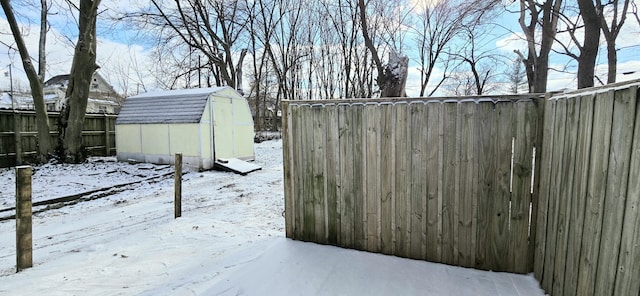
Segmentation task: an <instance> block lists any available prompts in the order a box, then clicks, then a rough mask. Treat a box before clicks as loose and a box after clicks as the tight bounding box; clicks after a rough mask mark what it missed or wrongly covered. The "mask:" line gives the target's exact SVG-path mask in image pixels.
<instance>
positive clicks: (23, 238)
mask: <svg viewBox="0 0 640 296" xmlns="http://www.w3.org/2000/svg"><path fill="white" fill-rule="evenodd" d="M15 170H16V260H17V263H16V267H17V271H18V272H20V271H21V270H23V269H26V268H30V267H32V266H33V254H32V251H33V238H32V218H31V214H32V207H31V206H32V202H31V200H32V199H31V191H32V190H31V172H32V169H31V167H30V166H19V167H16V169H15Z"/></svg>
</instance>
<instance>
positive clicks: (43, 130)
mask: <svg viewBox="0 0 640 296" xmlns="http://www.w3.org/2000/svg"><path fill="white" fill-rule="evenodd" d="M0 4H2V9H3V10H4V13H5V15H6V17H7V22H9V27H10V28H11V33H12V34H13V38H14V40H15V42H16V46H17V47H18V52H20V58H21V60H22V66H23V67H24V71H25V73H26V74H27V78H28V79H29V86H30V87H31V96H32V98H33V105H34V106H35V109H36V126H37V129H38V160H39V161H41V162H44V161H46V160H47V159H48V158H49V153H51V150H52V145H51V137H50V135H49V116H48V114H47V107H46V105H45V103H44V90H43V82H42V80H41V79H40V76H38V73H37V72H36V70H35V68H34V66H33V64H32V63H31V56H30V55H29V51H28V50H27V46H26V45H25V43H24V39H22V35H21V33H20V28H19V27H18V23H17V21H16V18H15V15H14V13H13V9H12V7H11V4H10V3H9V0H1V1H0ZM43 9H44V8H43ZM40 46H41V49H42V48H44V45H43V44H40ZM42 75H44V74H42ZM11 95H13V94H11Z"/></svg>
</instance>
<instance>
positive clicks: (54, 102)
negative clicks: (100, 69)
mask: <svg viewBox="0 0 640 296" xmlns="http://www.w3.org/2000/svg"><path fill="white" fill-rule="evenodd" d="M68 87H69V74H65V75H58V76H54V77H52V78H51V79H49V80H47V81H46V82H45V83H44V101H45V104H46V105H47V110H48V111H60V110H62V104H63V99H64V97H65V95H66V92H67V88H68ZM123 102H124V98H123V97H122V96H120V95H119V94H118V93H117V92H116V91H115V90H114V89H113V86H111V85H110V84H109V83H108V82H107V81H106V80H105V79H104V78H103V77H102V76H101V75H100V74H98V73H97V72H96V73H94V74H93V78H92V82H91V88H90V90H89V101H88V102H87V113H106V114H117V113H118V112H119V111H120V106H121V105H122V103H123Z"/></svg>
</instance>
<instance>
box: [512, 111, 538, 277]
mask: <svg viewBox="0 0 640 296" xmlns="http://www.w3.org/2000/svg"><path fill="white" fill-rule="evenodd" d="M514 111H515V113H516V119H517V120H516V121H515V122H514V124H515V135H514V137H513V165H512V176H511V178H512V181H511V183H512V194H511V214H510V219H509V224H510V227H509V233H510V239H509V253H508V256H509V259H510V260H511V262H510V263H509V265H510V266H511V268H510V270H515V271H517V272H518V273H526V272H527V261H528V260H527V255H528V239H529V236H528V233H529V225H530V221H529V214H530V209H531V174H532V170H533V168H532V163H531V161H532V158H533V151H532V149H531V147H533V139H534V137H535V135H534V134H532V132H533V131H532V129H531V128H532V126H533V125H534V123H535V121H536V120H537V118H536V110H535V106H534V105H533V104H531V103H530V102H517V103H515V109H514Z"/></svg>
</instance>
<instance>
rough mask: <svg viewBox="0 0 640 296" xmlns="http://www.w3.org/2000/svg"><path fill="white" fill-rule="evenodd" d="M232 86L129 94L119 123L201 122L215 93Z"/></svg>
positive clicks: (117, 121)
mask: <svg viewBox="0 0 640 296" xmlns="http://www.w3.org/2000/svg"><path fill="white" fill-rule="evenodd" d="M226 88H228V87H226V86H224V87H212V88H195V89H178V90H169V91H157V92H148V93H144V94H139V95H136V96H132V97H129V98H127V100H126V101H125V102H124V105H123V106H122V110H120V114H119V115H118V119H117V120H116V124H138V123H197V122H200V118H201V117H202V113H203V112H204V108H205V106H206V104H207V98H208V97H209V95H211V94H212V93H216V92H219V91H221V90H223V89H226Z"/></svg>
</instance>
